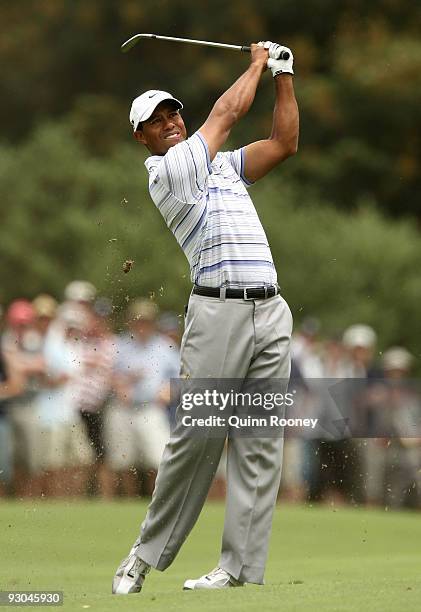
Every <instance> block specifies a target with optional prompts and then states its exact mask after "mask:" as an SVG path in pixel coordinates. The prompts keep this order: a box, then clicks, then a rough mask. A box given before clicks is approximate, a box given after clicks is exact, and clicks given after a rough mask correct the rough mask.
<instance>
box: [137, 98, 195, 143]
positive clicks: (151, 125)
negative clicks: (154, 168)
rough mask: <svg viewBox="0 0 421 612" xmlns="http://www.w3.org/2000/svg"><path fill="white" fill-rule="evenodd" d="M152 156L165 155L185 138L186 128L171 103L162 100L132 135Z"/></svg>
mask: <svg viewBox="0 0 421 612" xmlns="http://www.w3.org/2000/svg"><path fill="white" fill-rule="evenodd" d="M134 137H135V138H136V140H137V141H138V142H141V143H142V144H144V145H145V146H146V147H147V148H148V149H149V151H150V152H151V153H152V155H165V153H166V152H167V151H168V149H170V148H171V147H173V146H174V145H176V144H178V143H179V142H182V141H183V140H185V139H186V138H187V132H186V126H185V125H184V121H183V119H182V117H181V115H180V113H179V111H178V110H177V108H176V106H175V105H174V103H173V102H171V101H169V100H164V101H163V102H161V103H160V104H158V106H157V107H156V109H155V110H154V112H153V113H152V115H151V116H150V117H149V119H148V120H147V121H144V122H143V123H142V129H141V130H138V131H136V132H135V133H134Z"/></svg>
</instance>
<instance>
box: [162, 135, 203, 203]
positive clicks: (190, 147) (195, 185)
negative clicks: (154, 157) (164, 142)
mask: <svg viewBox="0 0 421 612" xmlns="http://www.w3.org/2000/svg"><path fill="white" fill-rule="evenodd" d="M155 172H156V173H155V176H157V177H159V179H160V180H161V181H162V183H163V184H164V186H165V187H166V188H167V189H168V191H169V192H170V193H172V195H174V196H175V197H176V198H177V199H178V200H180V201H181V202H191V201H192V200H197V199H198V198H200V197H201V196H202V194H203V190H204V188H205V184H206V181H207V179H208V176H209V175H210V174H211V163H210V157H209V149H208V145H207V143H206V141H205V139H204V138H203V136H202V135H201V134H200V133H199V132H196V133H195V134H193V136H191V137H190V138H188V139H187V140H185V141H184V142H180V143H179V144H177V145H175V146H174V147H171V149H169V151H168V152H167V153H166V154H165V155H164V156H163V157H162V159H161V161H160V163H159V165H158V166H157V167H156V169H155Z"/></svg>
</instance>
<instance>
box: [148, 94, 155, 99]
mask: <svg viewBox="0 0 421 612" xmlns="http://www.w3.org/2000/svg"><path fill="white" fill-rule="evenodd" d="M154 96H156V93H154V94H152V95H151V96H148V98H153V97H154Z"/></svg>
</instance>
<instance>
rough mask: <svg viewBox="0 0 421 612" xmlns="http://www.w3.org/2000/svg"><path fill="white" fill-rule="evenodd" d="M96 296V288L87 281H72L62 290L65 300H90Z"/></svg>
mask: <svg viewBox="0 0 421 612" xmlns="http://www.w3.org/2000/svg"><path fill="white" fill-rule="evenodd" d="M95 296H96V288H95V286H94V285H93V284H92V283H90V282H89V281H79V280H75V281H72V282H71V283H69V284H68V285H67V287H66V288H65V290H64V297H65V298H66V300H72V301H74V302H92V301H93V300H94V299H95Z"/></svg>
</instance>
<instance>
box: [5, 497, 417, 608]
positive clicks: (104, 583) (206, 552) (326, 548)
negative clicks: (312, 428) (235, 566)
mask: <svg viewBox="0 0 421 612" xmlns="http://www.w3.org/2000/svg"><path fill="white" fill-rule="evenodd" d="M144 512H145V504H144V503H141V502H118V503H117V502H116V503H102V502H77V503H76V502H69V503H65V502H60V503H58V502H57V503H52V502H42V503H39V502H38V503H25V504H24V503H19V502H14V503H13V502H12V503H11V502H4V501H1V502H0V526H1V527H0V589H1V590H28V589H34V590H42V589H49V590H53V589H57V590H63V591H64V599H65V603H64V606H63V608H61V609H64V610H83V609H91V610H92V611H93V610H98V611H100V612H107V611H108V610H119V611H120V610H121V611H125V610H147V611H148V612H149V611H152V612H163V611H165V612H172V611H174V612H175V611H183V612H198V611H199V612H211V611H215V612H220V611H221V610H223V611H224V612H225V611H226V610H229V612H236V611H238V612H240V611H241V612H243V611H247V610H250V611H253V612H267V611H271V610H274V611H275V610H276V611H282V612H292V611H297V612H305V611H307V610H308V611H309V610H311V611H315V612H329V611H335V612H336V611H339V610H340V611H347V610H353V611H354V610H358V611H359V612H370V611H372V610H376V611H377V610H378V611H382V612H386V611H387V612H389V611H391V612H392V611H393V612H398V611H401V610H405V611H406V612H410V611H415V610H420V607H421V603H420V602H421V581H420V573H421V563H420V542H421V520H420V519H421V517H420V516H419V515H416V514H409V513H390V512H381V511H367V510H351V509H342V508H341V509H338V510H336V511H334V510H332V509H328V508H302V507H294V506H288V507H278V508H277V510H276V513H275V520H274V526H273V535H272V541H271V552H270V556H269V561H268V566H267V572H266V585H265V586H264V587H259V586H253V585H247V586H246V587H245V588H239V589H230V590H228V591H214V592H183V591H182V590H181V587H182V585H183V582H184V580H185V579H186V578H189V577H193V578H194V577H197V576H199V575H201V574H202V573H205V572H206V571H208V570H210V569H212V568H213V567H214V566H215V565H216V562H217V560H218V552H219V543H220V534H221V529H222V522H223V505H222V504H207V506H206V508H205V510H204V512H203V514H202V516H201V518H200V520H199V523H198V525H197V526H196V528H195V529H194V531H193V533H192V534H191V535H190V538H189V539H188V541H187V542H186V544H185V546H184V547H183V549H182V551H181V553H180V555H179V557H178V558H177V559H176V561H175V562H174V564H173V565H172V566H171V567H170V568H169V569H168V570H167V571H166V572H165V573H160V572H152V574H151V575H150V576H149V577H148V579H147V581H146V583H145V587H144V589H143V591H142V593H141V594H139V595H131V596H119V597H116V596H112V595H111V594H110V585H111V578H112V575H113V573H114V570H115V568H116V566H117V565H118V563H119V562H120V560H121V558H122V557H123V556H124V555H125V554H126V552H127V550H128V548H129V547H130V546H131V544H132V542H133V540H134V538H135V537H136V535H137V530H138V525H139V523H140V521H141V520H142V519H143V516H144ZM38 609H39V608H38Z"/></svg>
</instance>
